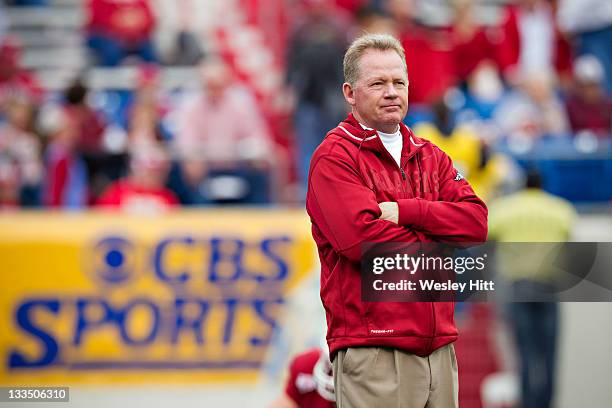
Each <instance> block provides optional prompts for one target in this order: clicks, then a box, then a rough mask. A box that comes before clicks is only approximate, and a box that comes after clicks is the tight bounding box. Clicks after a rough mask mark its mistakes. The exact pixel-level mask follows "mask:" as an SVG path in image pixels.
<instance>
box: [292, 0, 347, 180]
mask: <svg viewBox="0 0 612 408" xmlns="http://www.w3.org/2000/svg"><path fill="white" fill-rule="evenodd" d="M303 6H304V14H303V16H302V20H301V21H298V23H297V26H296V29H295V31H294V32H293V33H292V35H291V40H290V41H289V46H288V49H287V82H288V84H289V85H290V86H291V88H292V90H293V91H294V92H295V95H296V103H297V106H296V108H295V115H294V126H295V131H296V134H297V148H298V154H299V158H298V161H299V170H300V176H301V179H302V182H303V185H304V186H305V185H306V178H307V176H308V166H309V164H310V157H311V156H312V153H313V152H314V150H315V149H316V147H317V146H318V145H319V143H320V142H321V140H323V137H324V136H325V134H326V133H327V131H328V130H329V129H330V128H332V127H334V126H335V125H336V124H337V123H338V122H340V121H341V120H342V118H344V116H345V115H346V109H347V108H346V104H345V102H344V98H343V97H342V92H341V87H342V83H343V82H344V74H343V72H342V58H343V55H344V51H345V49H346V46H347V42H348V38H347V32H348V28H349V26H348V24H347V22H346V21H343V20H341V19H338V18H336V16H335V14H334V9H333V8H332V6H331V5H330V4H329V2H328V1H326V0H307V1H304V2H303Z"/></svg>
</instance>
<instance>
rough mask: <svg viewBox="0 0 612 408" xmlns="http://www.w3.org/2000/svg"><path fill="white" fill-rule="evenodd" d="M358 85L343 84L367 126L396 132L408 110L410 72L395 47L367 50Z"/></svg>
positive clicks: (345, 95)
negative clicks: (383, 49)
mask: <svg viewBox="0 0 612 408" xmlns="http://www.w3.org/2000/svg"><path fill="white" fill-rule="evenodd" d="M358 64H359V70H358V71H359V72H358V73H359V78H358V79H357V81H356V82H355V86H351V85H350V84H348V83H345V84H344V85H343V92H344V97H345V99H346V101H347V102H348V103H349V105H351V107H352V108H353V113H354V114H355V116H356V118H357V120H359V121H360V122H361V123H362V124H363V125H366V126H368V127H372V128H374V129H376V130H380V131H382V132H385V133H393V132H395V131H396V130H397V125H398V124H399V123H400V122H401V121H402V120H403V119H404V117H405V116H406V112H408V75H407V73H406V69H405V67H404V64H403V63H402V59H401V57H400V56H399V55H398V54H397V53H396V52H395V51H393V50H387V51H381V50H374V49H370V50H366V51H365V53H364V54H363V55H362V56H361V59H360V60H359V62H358Z"/></svg>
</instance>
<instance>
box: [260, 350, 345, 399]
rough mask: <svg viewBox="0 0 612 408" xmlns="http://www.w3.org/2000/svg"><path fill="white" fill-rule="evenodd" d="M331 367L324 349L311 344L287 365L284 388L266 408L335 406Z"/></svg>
mask: <svg viewBox="0 0 612 408" xmlns="http://www.w3.org/2000/svg"><path fill="white" fill-rule="evenodd" d="M331 371H332V367H331V363H330V361H329V354H328V353H327V350H324V349H322V348H314V349H311V350H308V351H306V352H304V353H301V354H299V355H297V356H296V357H295V358H294V359H293V360H292V361H291V364H290V365H289V378H288V380H287V384H286V386H285V390H284V392H283V394H282V395H280V396H279V397H278V398H277V399H276V400H274V402H272V404H270V406H269V407H268V408H335V407H336V404H335V402H334V401H335V400H336V397H335V394H334V383H333V380H334V379H333V377H332V372H331Z"/></svg>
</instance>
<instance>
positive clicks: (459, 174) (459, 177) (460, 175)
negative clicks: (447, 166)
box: [454, 171, 465, 181]
mask: <svg viewBox="0 0 612 408" xmlns="http://www.w3.org/2000/svg"><path fill="white" fill-rule="evenodd" d="M464 178H465V177H463V174H461V173H459V172H458V171H457V175H456V176H455V179H454V180H455V181H461V180H463V179H464Z"/></svg>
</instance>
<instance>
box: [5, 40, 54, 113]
mask: <svg viewBox="0 0 612 408" xmlns="http://www.w3.org/2000/svg"><path fill="white" fill-rule="evenodd" d="M20 60H21V46H20V44H19V42H18V41H17V40H16V39H15V38H14V37H5V38H4V42H3V43H2V45H1V46H0V113H1V111H2V109H4V105H5V103H6V102H7V101H8V100H10V99H12V98H14V97H25V98H28V99H30V100H31V101H33V102H34V103H39V102H40V101H41V100H42V96H43V90H42V87H41V86H40V84H39V82H38V79H37V78H36V76H34V75H33V74H32V73H30V72H29V71H27V70H25V69H23V68H22V67H21V62H20Z"/></svg>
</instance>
